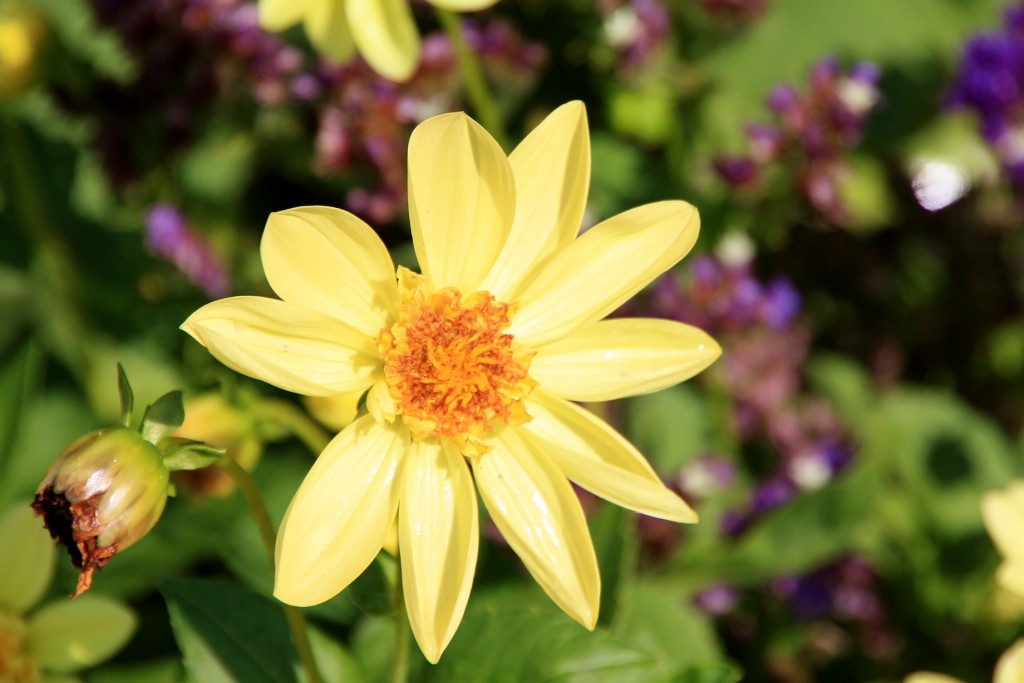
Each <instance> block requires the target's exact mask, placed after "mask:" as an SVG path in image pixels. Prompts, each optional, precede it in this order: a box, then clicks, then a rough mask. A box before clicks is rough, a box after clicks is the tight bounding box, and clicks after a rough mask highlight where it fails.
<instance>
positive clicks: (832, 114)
mask: <svg viewBox="0 0 1024 683" xmlns="http://www.w3.org/2000/svg"><path fill="white" fill-rule="evenodd" d="M878 78H879V71H878V67H876V66H875V65H874V64H870V63H867V62H865V63H861V64H857V65H855V66H854V67H853V68H851V69H850V70H849V71H848V72H847V73H846V74H843V72H842V70H841V69H840V67H839V64H838V62H836V61H835V60H833V59H825V60H823V61H821V62H819V63H818V64H816V65H815V66H814V67H813V68H812V69H811V72H810V75H809V77H808V87H807V92H806V93H801V92H800V91H798V90H797V89H796V88H794V87H793V86H792V85H789V84H781V85H777V86H775V87H774V88H772V89H771V91H770V92H769V93H768V97H767V98H766V100H765V103H766V105H767V107H768V109H769V110H771V111H772V112H773V113H774V114H775V118H776V121H775V123H774V124H767V123H752V124H749V125H748V126H747V129H746V134H747V143H748V149H749V152H748V153H747V154H746V155H728V156H727V155H723V156H719V157H717V158H716V159H715V160H714V167H715V170H716V171H717V173H718V175H719V176H720V177H721V178H722V180H724V181H725V182H726V183H727V184H728V185H730V186H731V187H733V188H737V189H739V188H744V189H746V188H750V187H751V186H756V185H758V184H759V182H760V178H761V177H763V176H764V171H765V169H766V168H767V167H769V166H772V165H774V164H781V165H784V168H786V169H787V170H788V172H789V173H790V175H791V177H792V179H793V180H792V182H793V185H794V186H795V187H796V188H797V189H798V190H799V191H800V194H801V195H802V196H803V197H804V198H805V200H806V201H807V203H808V204H809V205H810V206H811V208H812V209H813V210H814V211H815V212H816V213H818V214H819V215H820V216H821V217H823V218H824V219H825V220H827V221H830V222H832V223H836V224H842V223H843V222H844V221H846V219H847V214H846V208H845V206H844V205H843V202H842V199H841V197H840V192H839V177H840V176H841V175H842V174H843V172H844V171H845V169H846V161H845V160H844V156H845V154H846V153H847V152H848V151H849V150H851V149H853V148H854V147H855V146H856V145H857V143H858V142H859V141H860V139H861V136H862V135H863V132H864V126H865V123H866V121H867V117H868V115H869V114H870V113H871V111H872V110H873V109H874V108H875V106H876V105H877V104H878V102H879V100H880V94H879V91H878ZM747 191H748V193H749V190H747Z"/></svg>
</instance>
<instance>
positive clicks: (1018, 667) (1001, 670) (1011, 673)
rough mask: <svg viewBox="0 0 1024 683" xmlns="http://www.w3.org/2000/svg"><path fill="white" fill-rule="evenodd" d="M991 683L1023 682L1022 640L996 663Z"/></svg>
mask: <svg viewBox="0 0 1024 683" xmlns="http://www.w3.org/2000/svg"><path fill="white" fill-rule="evenodd" d="M992 681H993V683H1021V682H1022V681H1024V638H1022V639H1020V640H1018V641H1017V642H1015V643H1014V644H1013V645H1011V646H1010V649H1009V650H1007V651H1006V652H1004V653H1003V656H1002V657H1000V658H999V661H998V662H997V663H996V672H995V675H994V676H993V677H992Z"/></svg>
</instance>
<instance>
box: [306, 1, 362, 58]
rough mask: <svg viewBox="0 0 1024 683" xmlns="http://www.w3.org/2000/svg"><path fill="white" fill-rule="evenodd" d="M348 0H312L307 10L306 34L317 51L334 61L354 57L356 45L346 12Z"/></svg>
mask: <svg viewBox="0 0 1024 683" xmlns="http://www.w3.org/2000/svg"><path fill="white" fill-rule="evenodd" d="M346 2H347V0H341V1H338V0H312V4H311V5H310V7H309V10H308V11H307V12H306V35H308V36H309V41H310V42H311V43H313V46H314V47H316V49H317V52H319V53H320V54H321V55H323V56H324V57H326V58H327V59H329V60H331V61H333V62H345V61H348V60H349V59H351V58H352V56H353V55H354V54H355V51H356V45H355V42H354V41H353V38H352V30H351V28H350V27H349V25H348V15H347V14H346V12H345V3H346Z"/></svg>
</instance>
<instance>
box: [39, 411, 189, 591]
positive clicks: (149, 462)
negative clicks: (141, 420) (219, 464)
mask: <svg viewBox="0 0 1024 683" xmlns="http://www.w3.org/2000/svg"><path fill="white" fill-rule="evenodd" d="M168 478H169V471H168V468H167V466H166V465H165V464H164V461H163V459H162V454H161V452H160V450H159V449H158V448H157V447H156V446H154V445H153V444H152V443H150V442H149V441H147V440H145V439H144V438H143V436H142V435H141V434H140V433H139V432H137V431H135V430H133V429H129V428H127V427H116V428H113V429H100V430H97V431H94V432H90V433H88V434H86V435H85V436H83V437H81V438H79V439H78V440H77V441H75V442H74V443H72V444H71V445H70V446H69V447H68V448H67V449H66V450H65V451H64V452H63V453H61V455H60V456H59V457H58V458H57V461H56V462H54V464H53V466H52V467H51V468H50V471H49V472H48V473H47V474H46V477H45V478H44V479H43V481H42V483H41V484H40V485H39V490H38V491H37V493H36V497H35V500H34V501H33V502H32V508H33V509H34V510H35V511H36V514H38V515H40V516H42V517H43V522H44V524H45V526H46V528H47V530H48V531H49V532H50V536H52V537H53V538H54V539H56V540H57V541H58V542H59V543H60V544H62V545H63V546H65V547H66V548H67V550H68V554H69V555H70V556H71V563H72V564H73V565H74V566H75V567H76V568H77V569H79V570H80V573H79V577H78V586H77V588H76V590H75V593H74V595H73V596H72V597H77V596H78V595H80V594H81V593H83V592H84V591H86V590H88V588H89V586H90V585H91V584H92V575H93V572H94V571H95V570H97V569H102V568H103V567H104V566H105V565H106V564H107V562H109V561H110V558H111V557H113V556H114V555H115V554H117V553H118V552H120V551H121V550H124V549H125V548H127V547H128V546H130V545H132V544H133V543H135V542H136V541H137V540H139V539H140V538H142V537H143V536H144V535H146V533H148V532H149V530H150V529H152V528H153V525H155V524H156V522H157V520H158V519H159V518H160V514H161V513H162V512H163V509H164V504H165V503H166V502H167V495H168Z"/></svg>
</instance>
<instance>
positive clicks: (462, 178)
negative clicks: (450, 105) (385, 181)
mask: <svg viewBox="0 0 1024 683" xmlns="http://www.w3.org/2000/svg"><path fill="white" fill-rule="evenodd" d="M515 209H516V190H515V184H514V181H513V179H512V171H511V169H510V168H509V165H508V159H506V158H505V154H504V153H503V152H502V151H501V148H500V147H498V143H496V142H495V141H494V139H493V138H492V137H491V136H490V135H488V134H487V131H485V130H484V129H483V128H481V127H480V125H479V124H478V123H477V122H476V121H474V120H473V119H471V118H469V117H468V116H466V115H465V114H462V113H458V114H442V115H441V116H435V117H434V118H431V119H427V120H426V121H424V122H423V123H421V124H420V125H419V126H417V127H416V130H414V131H413V133H412V138H411V139H410V140H409V219H410V221H411V222H412V237H413V243H414V244H415V247H416V256H417V257H418V258H419V262H420V266H421V268H422V269H423V274H424V275H426V276H427V277H428V278H429V279H430V282H431V284H432V285H433V286H434V287H435V288H437V289H441V288H444V287H456V288H458V289H459V291H461V292H463V293H469V292H475V291H477V290H478V289H479V288H480V283H481V282H482V281H483V278H484V276H485V275H486V274H487V272H488V271H489V270H490V269H491V266H492V265H493V264H494V260H495V259H496V258H497V257H498V253H499V252H500V251H501V247H502V245H504V244H505V241H506V239H507V238H508V234H509V229H510V228H511V225H512V218H513V216H514V215H515Z"/></svg>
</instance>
